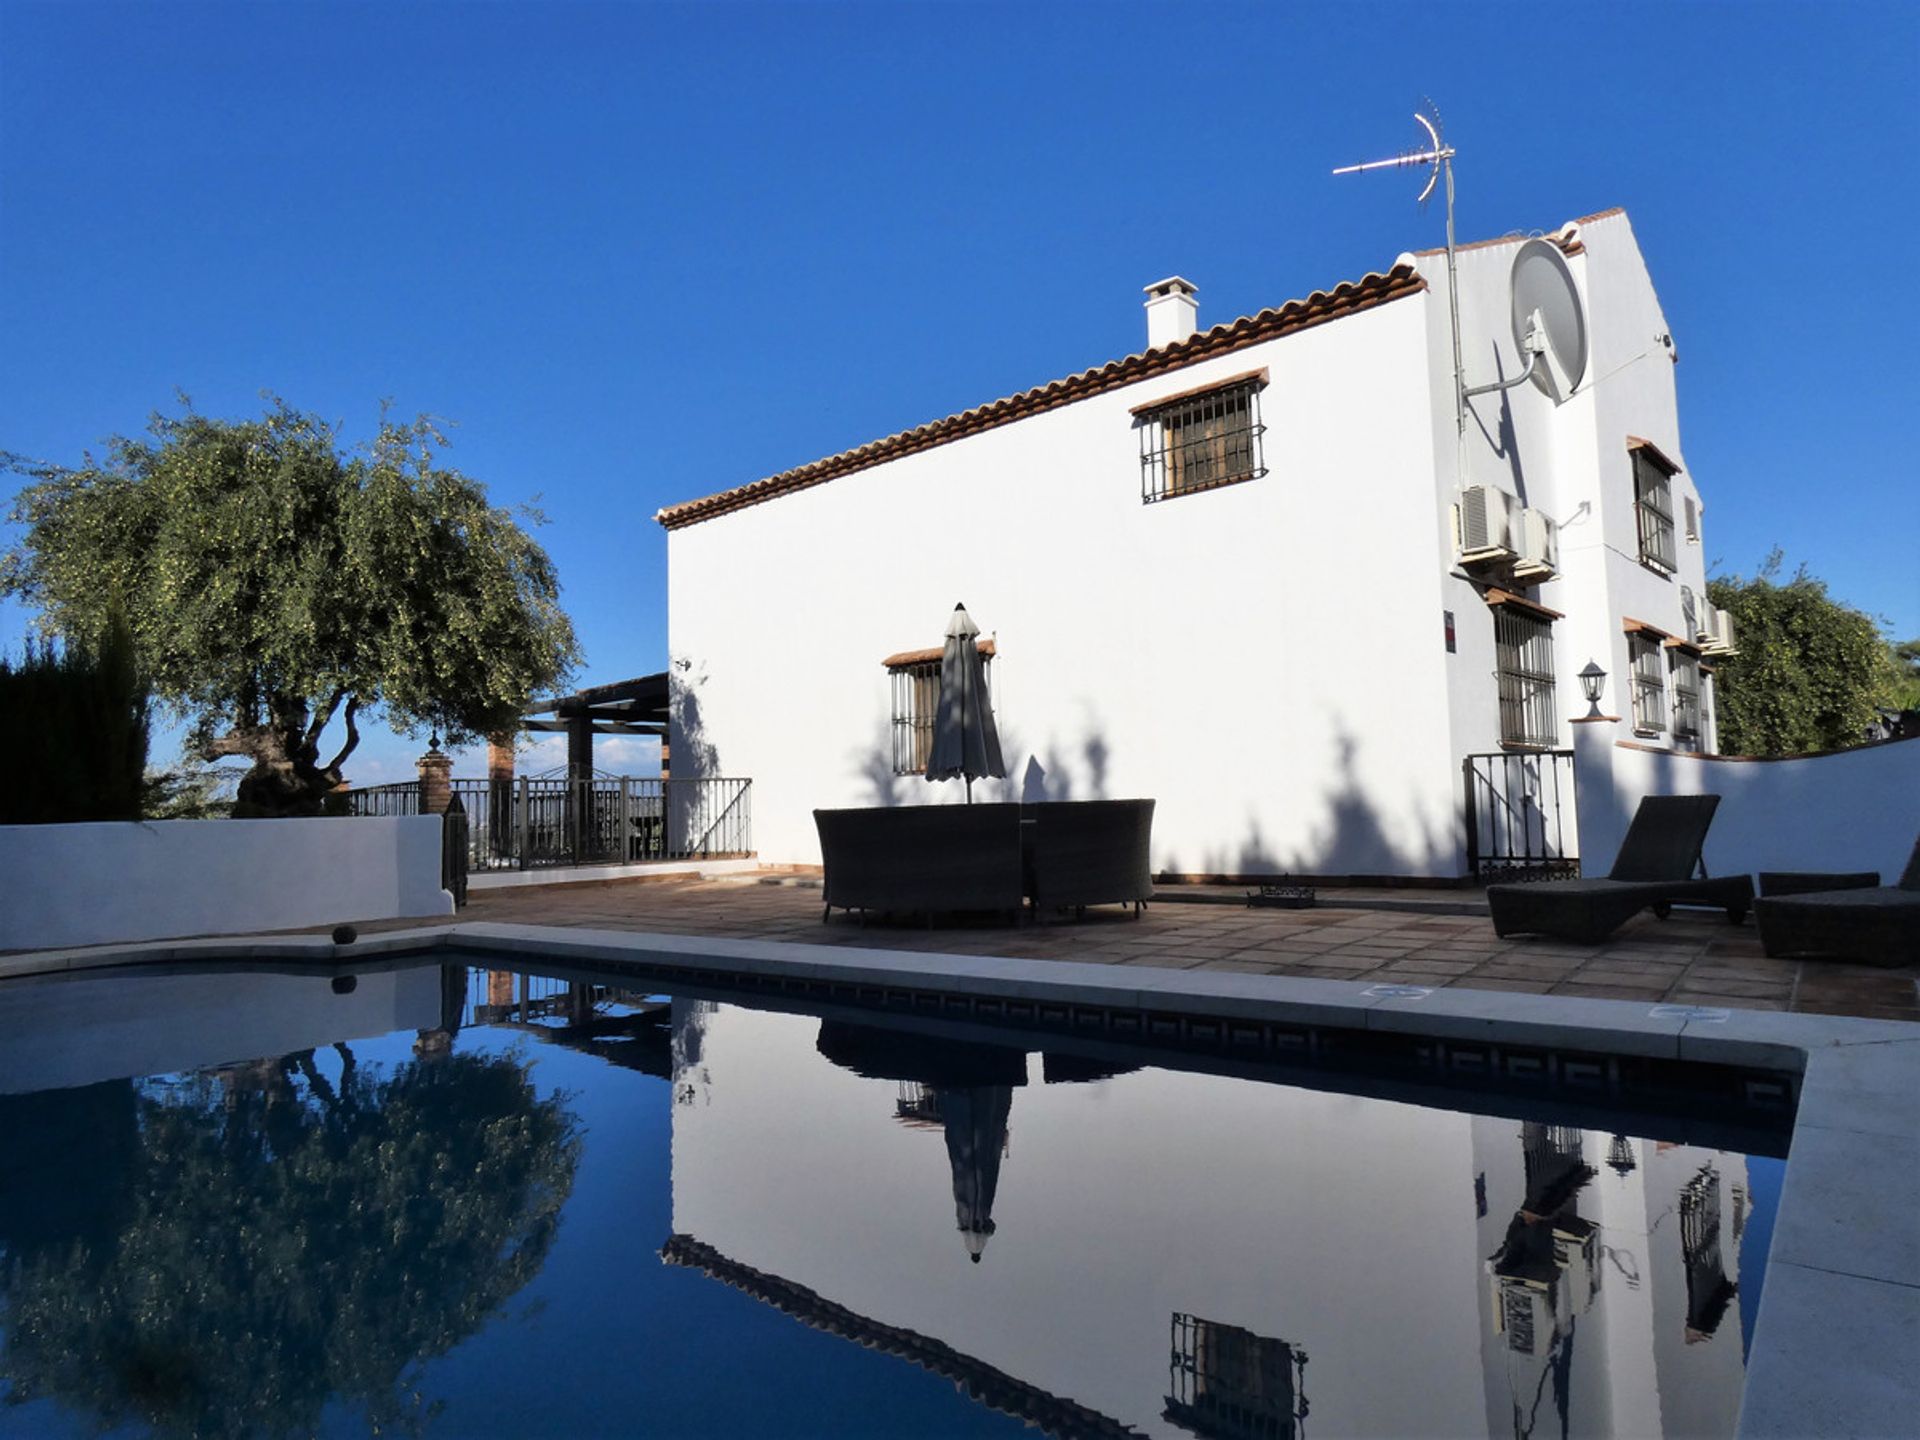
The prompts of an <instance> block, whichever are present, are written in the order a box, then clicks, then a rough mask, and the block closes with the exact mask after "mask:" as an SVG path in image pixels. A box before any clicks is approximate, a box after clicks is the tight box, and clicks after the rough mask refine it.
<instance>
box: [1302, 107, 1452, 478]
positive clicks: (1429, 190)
mask: <svg viewBox="0 0 1920 1440" xmlns="http://www.w3.org/2000/svg"><path fill="white" fill-rule="evenodd" d="M1413 119H1414V123H1415V124H1416V125H1418V126H1419V127H1420V128H1421V129H1422V130H1424V131H1426V132H1427V146H1426V148H1425V149H1424V150H1422V149H1413V150H1403V151H1401V152H1400V153H1399V154H1398V155H1395V156H1393V157H1392V158H1391V159H1387V160H1369V161H1367V162H1365V163H1364V164H1361V165H1342V166H1341V167H1340V168H1339V169H1337V170H1335V171H1334V172H1333V173H1334V174H1336V175H1359V174H1362V173H1364V172H1365V171H1368V170H1410V169H1412V168H1413V167H1414V166H1416V165H1425V166H1428V167H1430V168H1429V169H1428V171H1427V183H1426V188H1425V189H1423V190H1421V192H1420V199H1419V200H1418V202H1417V203H1418V204H1420V205H1422V206H1424V205H1425V204H1426V203H1427V201H1429V200H1430V199H1432V198H1433V191H1434V187H1435V186H1437V185H1438V184H1439V183H1440V181H1441V179H1442V178H1443V177H1444V178H1445V180H1446V182H1447V307H1448V310H1449V312H1450V314H1451V317H1452V321H1453V435H1454V449H1455V463H1456V465H1457V467H1458V477H1457V478H1459V479H1460V480H1462V481H1464V480H1465V478H1466V447H1467V383H1466V372H1465V369H1464V368H1463V367H1462V365H1461V363H1460V277H1459V274H1458V272H1457V271H1456V270H1455V268H1454V263H1453V157H1454V155H1455V153H1456V152H1455V150H1454V148H1453V146H1451V145H1449V144H1447V142H1446V138H1445V131H1444V127H1443V126H1442V125H1441V122H1440V109H1439V107H1438V106H1437V105H1435V104H1434V103H1433V101H1431V100H1426V99H1423V100H1422V101H1421V102H1420V108H1419V109H1418V110H1416V111H1414V112H1413Z"/></svg>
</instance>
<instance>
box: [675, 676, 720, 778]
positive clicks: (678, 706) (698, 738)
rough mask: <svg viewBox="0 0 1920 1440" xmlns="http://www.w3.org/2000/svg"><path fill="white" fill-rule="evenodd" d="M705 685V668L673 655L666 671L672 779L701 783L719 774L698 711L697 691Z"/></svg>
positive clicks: (717, 760)
mask: <svg viewBox="0 0 1920 1440" xmlns="http://www.w3.org/2000/svg"><path fill="white" fill-rule="evenodd" d="M706 683H707V672H706V669H705V667H704V666H703V667H701V668H700V669H698V670H696V669H695V668H694V664H693V661H691V660H688V659H685V658H683V657H681V656H675V657H674V660H673V664H672V666H671V667H670V669H669V671H668V680H667V684H668V700H667V736H668V743H669V745H670V747H671V748H670V751H669V754H670V757H671V762H670V763H671V767H672V772H673V778H674V779H676V780H701V779H706V778H708V777H710V776H716V775H718V774H719V773H720V752H719V751H718V750H717V749H715V748H714V744H713V741H712V739H711V738H710V737H709V736H708V734H707V726H706V720H705V717H704V716H703V715H702V714H701V710H700V692H701V690H702V689H704V688H705V686H706Z"/></svg>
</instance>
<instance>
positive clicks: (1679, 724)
mask: <svg viewBox="0 0 1920 1440" xmlns="http://www.w3.org/2000/svg"><path fill="white" fill-rule="evenodd" d="M1673 738H1674V739H1676V740H1698V739H1699V738H1700V661H1699V658H1698V657H1697V656H1695V655H1692V654H1690V653H1688V652H1687V651H1685V650H1675V651H1674V652H1673Z"/></svg>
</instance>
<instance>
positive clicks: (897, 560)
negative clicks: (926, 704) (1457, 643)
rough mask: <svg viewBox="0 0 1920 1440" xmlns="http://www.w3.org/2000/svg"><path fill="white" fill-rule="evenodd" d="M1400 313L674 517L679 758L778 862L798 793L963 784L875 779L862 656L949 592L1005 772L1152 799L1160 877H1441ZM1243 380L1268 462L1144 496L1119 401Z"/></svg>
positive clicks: (928, 621)
mask: <svg viewBox="0 0 1920 1440" xmlns="http://www.w3.org/2000/svg"><path fill="white" fill-rule="evenodd" d="M1425 348H1426V342H1425V320H1424V316H1423V304H1422V302H1421V301H1420V300H1419V299H1409V300H1401V301H1395V302H1391V303H1389V304H1387V305H1384V306H1380V307H1377V308H1375V309H1373V310H1369V311H1366V312H1363V313H1361V314H1359V315H1356V316H1353V317H1350V318H1348V319H1345V320H1341V321H1338V322H1335V323H1331V324H1324V325H1320V326H1317V327H1315V328H1313V329H1310V330H1306V331H1303V332H1300V333H1298V334H1295V335H1292V336H1288V337H1285V338H1282V339H1279V340H1274V341H1269V342H1267V343H1266V344H1263V345H1259V346H1255V347H1251V348H1249V349H1246V350H1242V351H1239V352H1237V353H1235V354H1232V355H1227V356H1222V357H1218V358H1215V359H1213V360H1209V361H1207V362H1204V363H1202V364H1199V365H1194V366H1190V367H1187V368H1185V369H1182V370H1179V371H1177V372H1173V373H1169V374H1165V375H1161V376H1158V377H1155V378H1153V379H1150V380H1146V381H1142V382H1139V383H1137V384H1134V385H1130V386H1127V387H1125V388H1123V389H1121V390H1118V391H1114V392H1111V393H1109V394H1106V395H1102V396H1097V397H1094V398H1092V399H1089V400H1084V401H1080V402H1078V403H1076V404H1073V405H1070V406H1066V407H1063V408H1062V409H1059V410H1054V411H1049V412H1046V413H1044V414H1041V415H1037V416H1033V417H1030V418H1028V419H1025V420H1021V421H1018V422H1016V423H1014V424H1011V425H1007V426H1003V427H1001V428H999V429H996V430H992V431H988V432H986V433H984V434H981V435H976V436H972V437H969V438H967V439H964V440H960V441H955V442H953V443H950V444H946V445H942V446H938V447H936V448H934V449H932V450H929V451H926V452H923V453H921V454H918V455H912V456H907V457H904V458H902V459H898V460H894V461H890V462H888V463H886V464H883V465H880V466H876V467H874V468H872V469H868V470H864V471H860V472H858V473H856V474H853V475H849V476H845V477H842V478H840V479H837V480H833V481H829V482H827V483H826V484H823V485H819V486H816V487H814V488H812V489H809V490H805V491H800V492H797V493H794V494H790V495H787V496H783V497H781V498H779V499H776V500H773V501H771V502H768V503H765V504H762V505H757V506H753V507H751V508H748V509H746V510H742V511H738V512H735V513H733V514H730V515H726V516H722V517H719V518H717V519H713V520H708V521H704V522H702V523H699V524H696V525H691V526H687V527H684V528H682V529H678V530H675V531H672V532H671V533H670V535H669V566H668V573H669V616H670V619H669V646H670V650H671V652H672V663H673V667H674V668H673V676H674V683H675V725H674V732H673V734H672V737H671V742H672V747H673V749H672V756H673V760H672V764H673V771H674V773H675V774H676V775H687V774H696V773H710V774H726V775H741V776H750V777H752V779H753V782H754V801H753V809H754V836H755V843H756V846H757V848H758V849H759V851H760V854H761V857H762V858H763V859H764V860H766V861H769V862H774V863H780V862H800V863H814V862H817V861H818V858H819V850H818V843H817V840H816V837H815V833H814V829H813V822H812V817H811V811H812V810H813V809H814V808H815V807H831V806H839V805H866V804H876V803H883V804H884V803H928V802H941V801H957V800H959V799H960V798H961V787H960V786H959V785H957V784H949V785H929V784H927V783H926V782H925V781H923V780H920V779H917V778H904V779H896V778H895V777H893V776H892V775H891V774H890V770H891V763H890V762H891V745H890V738H889V733H888V719H889V714H890V709H889V707H890V692H889V688H888V680H887V675H886V672H885V671H884V669H883V668H882V667H881V664H880V661H881V660H882V659H883V658H884V657H885V656H887V655H889V654H892V653H894V652H896V651H900V650H908V649H916V648H921V647H926V646H933V645H937V644H938V643H939V641H940V636H941V631H942V629H943V627H944V624H945V621H946V617H947V614H948V612H949V611H950V610H951V609H952V607H953V605H954V603H955V602H956V601H964V602H965V603H966V605H967V607H968V609H969V610H970V611H971V613H972V615H973V617H974V619H975V620H976V621H977V622H978V623H979V624H980V625H981V627H982V629H983V631H984V632H986V633H989V634H993V635H994V636H995V637H996V639H997V643H998V647H999V657H998V658H997V659H996V660H995V661H994V662H993V670H992V683H993V690H994V697H995V708H996V712H997V714H998V716H999V719H1000V724H1001V739H1002V745H1003V749H1004V751H1005V755H1006V759H1007V763H1008V770H1009V778H1008V779H1007V781H1005V782H1004V783H1003V784H998V785H996V784H986V785H976V786H975V796H976V798H981V797H983V796H984V797H985V798H1011V799H1018V798H1028V799H1033V798H1062V797H1067V798H1076V799H1087V798H1094V797H1097V796H1112V797H1128V796H1151V797H1152V798H1154V799H1155V800H1156V801H1157V802H1158V808H1157V812H1156V816H1155V824H1154V857H1153V863H1154V866H1155V868H1156V869H1159V870H1171V871H1176V872H1185V873H1201V872H1207V873H1222V872H1224V873H1273V872H1279V871H1293V872H1301V873H1317V874H1409V875H1421V874H1425V875H1447V876H1451V875H1455V874H1457V873H1459V866H1460V857H1459V850H1460V845H1459V838H1458V833H1457V831H1458V826H1457V824H1456V823H1455V809H1456V803H1457V802H1456V800H1455V791H1456V790H1457V788H1458V779H1457V777H1458V766H1457V763H1456V762H1455V761H1454V760H1453V758H1452V756H1451V755H1450V754H1449V744H1448V737H1447V735H1446V733H1445V732H1444V731H1443V730H1441V729H1440V728H1438V727H1435V726H1433V725H1431V724H1428V723H1425V717H1426V716H1428V715H1430V714H1431V713H1432V712H1433V710H1434V708H1435V707H1436V706H1438V705H1440V704H1442V703H1444V702H1443V700H1442V698H1441V697H1442V696H1443V695H1444V694H1445V690H1446V686H1447V673H1446V666H1445V661H1446V659H1447V657H1446V656H1445V654H1444V649H1443V647H1441V646H1440V645H1439V644H1438V643H1437V642H1436V641H1435V639H1434V636H1435V634H1436V632H1437V628H1438V625H1439V611H1440V608H1441V601H1440V583H1441V575H1440V572H1439V571H1437V570H1436V568H1435V566H1434V564H1433V549H1434V538H1433V525H1434V520H1433V513H1434V511H1433V501H1432V496H1433V494H1434V491H1435V479H1434V475H1433V454H1432V445H1431V440H1430V419H1429V415H1428V413H1427V381H1426V353H1425ZM1262 367H1265V368H1267V369H1268V370H1269V372H1270V380H1271V383H1270V384H1269V385H1268V387H1267V388H1266V390H1265V391H1264V392H1263V394H1262V397H1261V404H1262V412H1263V419H1264V421H1265V423H1266V426H1267V434H1266V439H1265V459H1266V464H1267V467H1268V469H1269V472H1270V473H1269V474H1268V475H1267V476H1266V477H1264V478H1263V479H1260V480H1256V481H1252V482H1248V483H1245V484H1240V485H1233V486H1228V487H1225V488H1222V489H1220V490H1216V491H1209V492H1205V493H1200V494H1195V495H1188V496H1182V497H1180V498H1177V499H1170V500H1166V501H1162V502H1160V503H1157V504H1153V505H1143V504H1142V503H1141V500H1140V461H1139V438H1138V434H1137V431H1136V429H1135V425H1134V421H1133V417H1132V416H1131V414H1130V413H1129V411H1130V410H1131V409H1132V407H1134V406H1137V405H1140V404H1143V403H1148V402H1151V401H1152V400H1154V399H1156V398H1158V397H1160V396H1163V395H1171V394H1175V393H1178V392H1181V391H1185V390H1188V389H1192V388H1194V387H1196V386H1202V385H1205V384H1207V383H1209V382H1210V381H1214V380H1220V379H1225V378H1227V377H1229V376H1232V375H1236V374H1240V373H1243V372H1246V371H1249V370H1256V369H1259V368H1262Z"/></svg>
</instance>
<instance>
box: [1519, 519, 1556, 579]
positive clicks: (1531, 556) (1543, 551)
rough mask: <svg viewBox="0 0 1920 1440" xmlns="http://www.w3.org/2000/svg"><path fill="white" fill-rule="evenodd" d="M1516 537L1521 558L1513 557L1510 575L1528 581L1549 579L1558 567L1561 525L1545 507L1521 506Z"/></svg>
mask: <svg viewBox="0 0 1920 1440" xmlns="http://www.w3.org/2000/svg"><path fill="white" fill-rule="evenodd" d="M1515 538H1516V539H1517V541H1518V544H1517V545H1516V546H1515V547H1514V548H1515V549H1517V550H1518V551H1519V552H1520V558H1519V559H1517V560H1515V561H1514V564H1513V578H1514V579H1516V580H1520V581H1524V582H1525V583H1526V584H1529V585H1538V584H1539V583H1540V582H1541V581H1543V580H1551V579H1552V578H1553V577H1554V574H1555V572H1557V571H1558V570H1559V568H1560V527H1559V526H1558V525H1555V524H1554V523H1553V518H1552V517H1551V516H1549V515H1548V514H1547V513H1546V512H1545V511H1542V510H1535V509H1533V508H1532V507H1531V506H1526V507H1523V508H1522V509H1521V511H1520V529H1519V534H1518V535H1517V536H1516V537H1515Z"/></svg>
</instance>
